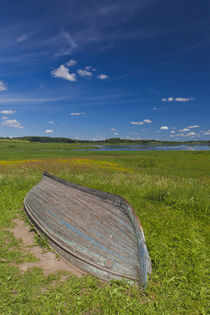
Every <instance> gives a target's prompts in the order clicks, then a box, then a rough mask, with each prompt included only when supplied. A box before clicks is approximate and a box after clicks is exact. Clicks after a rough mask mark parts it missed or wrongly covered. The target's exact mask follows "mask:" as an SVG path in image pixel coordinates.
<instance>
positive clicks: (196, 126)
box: [187, 125, 200, 129]
mask: <svg viewBox="0 0 210 315" xmlns="http://www.w3.org/2000/svg"><path fill="white" fill-rule="evenodd" d="M199 127H200V126H199V125H192V126H189V127H187V129H194V128H199Z"/></svg>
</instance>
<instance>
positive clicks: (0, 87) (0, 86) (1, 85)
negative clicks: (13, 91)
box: [0, 81, 7, 92]
mask: <svg viewBox="0 0 210 315" xmlns="http://www.w3.org/2000/svg"><path fill="white" fill-rule="evenodd" d="M3 91H7V87H6V86H5V84H4V82H3V81H0V92H3Z"/></svg>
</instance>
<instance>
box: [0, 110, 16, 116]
mask: <svg viewBox="0 0 210 315" xmlns="http://www.w3.org/2000/svg"><path fill="white" fill-rule="evenodd" d="M0 113H1V114H4V115H12V114H14V113H16V111H15V110H11V109H7V110H0Z"/></svg>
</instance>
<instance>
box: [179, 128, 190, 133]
mask: <svg viewBox="0 0 210 315" xmlns="http://www.w3.org/2000/svg"><path fill="white" fill-rule="evenodd" d="M186 131H190V129H189V128H184V129H180V130H179V132H186Z"/></svg>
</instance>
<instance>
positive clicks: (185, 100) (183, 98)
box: [175, 97, 195, 102]
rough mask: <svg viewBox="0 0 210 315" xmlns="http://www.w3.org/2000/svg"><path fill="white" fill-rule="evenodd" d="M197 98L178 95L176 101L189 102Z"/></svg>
mask: <svg viewBox="0 0 210 315" xmlns="http://www.w3.org/2000/svg"><path fill="white" fill-rule="evenodd" d="M194 99H195V98H194V97H176V98H175V101H176V102H189V101H193V100H194Z"/></svg>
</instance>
